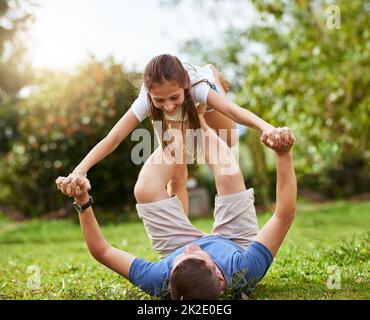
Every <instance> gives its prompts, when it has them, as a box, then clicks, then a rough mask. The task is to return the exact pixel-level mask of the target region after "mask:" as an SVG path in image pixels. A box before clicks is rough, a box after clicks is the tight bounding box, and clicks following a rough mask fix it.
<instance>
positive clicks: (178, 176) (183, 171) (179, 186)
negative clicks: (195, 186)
mask: <svg viewBox="0 0 370 320" xmlns="http://www.w3.org/2000/svg"><path fill="white" fill-rule="evenodd" d="M187 181H188V167H187V165H186V163H184V164H176V166H175V170H174V174H173V175H172V178H171V181H170V182H169V183H168V185H167V192H168V194H169V195H173V194H176V195H177V196H178V197H179V199H180V201H181V203H182V207H183V209H184V212H185V214H186V215H189V194H188V189H187V186H186V184H187Z"/></svg>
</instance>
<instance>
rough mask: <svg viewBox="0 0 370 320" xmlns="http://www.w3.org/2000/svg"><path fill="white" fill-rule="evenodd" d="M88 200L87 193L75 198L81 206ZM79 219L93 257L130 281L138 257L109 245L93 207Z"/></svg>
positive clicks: (85, 211)
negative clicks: (132, 266) (129, 277)
mask: <svg viewBox="0 0 370 320" xmlns="http://www.w3.org/2000/svg"><path fill="white" fill-rule="evenodd" d="M88 200H89V195H88V193H87V192H85V193H84V194H83V195H82V196H80V197H78V198H75V201H76V202H77V203H79V204H81V205H82V204H84V203H86V202H87V201H88ZM79 218H80V224H81V229H82V233H83V236H84V238H85V241H86V244H87V247H88V249H89V251H90V253H91V255H92V256H93V257H94V258H95V259H96V260H97V261H99V262H100V263H102V264H104V265H105V266H106V267H108V268H109V269H111V270H113V271H115V272H117V273H118V274H120V275H122V276H124V277H125V278H126V279H128V275H129V272H130V267H131V264H132V262H133V261H134V259H135V258H136V257H135V256H133V255H132V254H130V253H128V252H125V251H123V250H119V249H116V248H113V247H112V246H110V245H109V244H108V242H107V241H106V240H105V238H104V236H103V233H102V232H101V230H100V227H99V224H98V222H97V221H96V218H95V215H94V211H93V209H92V207H89V208H87V209H86V210H84V211H83V212H82V213H80V215H79Z"/></svg>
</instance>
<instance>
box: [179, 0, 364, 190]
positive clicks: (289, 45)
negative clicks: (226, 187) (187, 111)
mask: <svg viewBox="0 0 370 320" xmlns="http://www.w3.org/2000/svg"><path fill="white" fill-rule="evenodd" d="M215 2H217V1H215ZM252 3H253V5H254V11H255V15H254V19H253V23H252V25H251V26H245V27H240V28H236V27H232V28H230V29H229V30H227V32H225V34H224V35H223V41H222V45H221V46H219V47H214V46H213V47H212V46H210V45H209V43H202V42H201V41H199V39H198V40H197V39H196V40H195V41H193V42H190V43H187V44H186V48H185V49H187V51H188V52H193V53H197V52H198V53H199V52H201V53H202V56H203V57H204V59H205V60H206V61H207V62H214V63H215V64H217V65H221V66H222V67H223V68H230V69H231V70H235V72H236V73H235V78H234V81H233V85H234V86H233V90H234V92H235V94H236V101H237V102H238V103H239V104H240V105H241V106H243V107H245V108H248V109H250V110H251V111H253V112H255V113H257V114H258V115H260V116H261V117H262V118H264V119H265V120H267V121H269V122H271V123H272V124H274V125H279V126H282V125H287V126H290V127H291V128H292V129H293V131H294V132H295V133H296V135H297V138H298V142H297V145H296V154H297V157H296V158H297V161H296V166H297V171H298V174H299V178H300V182H301V186H304V185H307V186H309V184H311V188H315V190H316V191H322V192H325V193H326V194H328V195H330V196H343V195H347V194H352V193H357V192H364V191H368V190H369V188H368V186H369V184H370V175H369V172H370V170H369V169H370V152H369V150H370V136H369V135H370V132H369V131H370V117H369V105H370V94H369V92H370V91H369V88H370V74H369V72H368V71H367V69H368V66H369V65H370V53H369V52H370V50H369V49H370V47H369V45H370V1H369V0H355V1H345V0H342V1H335V2H333V1H323V0H316V1H308V0H296V1H290V0H289V1H288V0H271V1H257V0H255V1H252ZM253 49H254V50H253Z"/></svg>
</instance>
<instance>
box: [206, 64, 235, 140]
mask: <svg viewBox="0 0 370 320" xmlns="http://www.w3.org/2000/svg"><path fill="white" fill-rule="evenodd" d="M208 66H209V67H210V68H211V69H212V72H213V76H214V77H215V79H216V84H217V87H218V88H219V89H220V94H222V95H225V96H226V92H227V91H228V90H229V83H228V82H227V81H226V79H225V78H224V77H223V75H222V74H221V73H220V72H219V71H218V70H217V69H216V67H215V66H213V65H212V64H209V65H208ZM204 119H205V120H206V122H207V124H208V125H209V126H210V127H211V128H212V129H214V130H215V131H216V133H217V135H219V136H220V131H219V130H220V129H226V133H227V134H226V135H221V136H220V137H221V138H223V140H224V141H225V142H227V144H228V146H229V147H232V146H234V145H235V144H236V143H237V141H238V133H237V130H236V123H235V122H234V121H233V120H231V119H230V118H228V117H226V116H225V115H223V114H222V113H220V112H218V111H216V110H213V111H211V112H206V113H205V114H204Z"/></svg>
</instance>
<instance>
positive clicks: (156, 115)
mask: <svg viewBox="0 0 370 320" xmlns="http://www.w3.org/2000/svg"><path fill="white" fill-rule="evenodd" d="M164 81H176V82H177V84H178V86H179V87H180V88H184V95H185V99H184V103H183V104H182V105H181V107H180V114H181V118H180V119H181V131H182V133H183V135H184V133H185V130H184V129H185V128H184V122H185V117H186V115H187V118H188V121H189V129H193V130H194V131H196V130H197V129H200V120H199V116H198V112H197V108H196V106H195V103H194V100H193V98H192V96H191V93H190V89H191V88H192V87H194V86H195V85H197V84H199V83H201V82H207V83H208V84H209V82H208V80H206V79H204V80H200V81H198V82H196V83H194V84H191V83H190V79H189V75H188V72H187V71H186V70H185V68H184V66H183V64H182V63H181V61H180V60H179V59H178V58H177V57H175V56H172V55H169V54H162V55H159V56H156V57H154V58H153V59H152V60H150V61H149V63H148V64H147V65H146V67H145V71H144V85H145V87H146V89H147V90H148V92H149V90H150V89H151V88H152V87H153V86H154V84H162V83H164ZM147 99H148V105H149V109H150V118H151V120H152V123H153V124H154V123H156V124H158V123H160V124H161V125H162V128H161V130H162V137H159V139H161V141H160V142H161V144H162V148H163V149H164V148H166V147H167V145H168V144H169V141H167V139H163V135H164V133H165V132H166V131H167V130H168V123H167V121H166V118H165V116H164V113H163V111H162V110H160V109H158V108H156V107H155V106H154V103H153V101H152V98H151V97H150V95H149V93H148V96H147ZM154 129H155V130H157V132H158V129H159V128H156V127H155V126H154ZM195 143H196V144H195V148H194V150H195V158H197V150H198V145H197V140H196V141H195Z"/></svg>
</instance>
